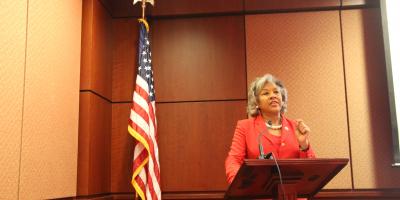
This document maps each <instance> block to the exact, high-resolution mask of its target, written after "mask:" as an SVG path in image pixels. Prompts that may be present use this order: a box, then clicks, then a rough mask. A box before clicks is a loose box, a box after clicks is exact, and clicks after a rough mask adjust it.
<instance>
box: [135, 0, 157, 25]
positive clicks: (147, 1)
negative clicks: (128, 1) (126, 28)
mask: <svg viewBox="0 0 400 200" xmlns="http://www.w3.org/2000/svg"><path fill="white" fill-rule="evenodd" d="M139 1H141V2H142V18H140V19H139V22H143V23H144V24H145V26H146V30H147V32H148V31H149V24H148V23H147V21H146V18H145V16H146V3H150V4H151V5H152V6H154V0H133V1H132V4H133V5H135V4H136V3H137V2H139Z"/></svg>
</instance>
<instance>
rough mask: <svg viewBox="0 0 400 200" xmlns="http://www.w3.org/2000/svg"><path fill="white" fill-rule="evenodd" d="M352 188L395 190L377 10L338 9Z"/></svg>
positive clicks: (397, 174)
mask: <svg viewBox="0 0 400 200" xmlns="http://www.w3.org/2000/svg"><path fill="white" fill-rule="evenodd" d="M343 39H344V57H345V67H346V83H347V91H348V104H349V105H348V107H349V119H350V135H351V149H352V158H353V172H354V186H355V188H356V189H363V188H398V187H399V185H400V171H399V170H398V169H396V168H392V167H391V161H392V149H391V147H392V142H391V139H392V137H391V125H390V112H389V100H388V93H387V92H388V91H387V82H386V71H385V57H384V50H383V38H382V31H381V24H380V12H379V9H364V10H346V11H344V12H343Z"/></svg>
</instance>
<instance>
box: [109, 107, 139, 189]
mask: <svg viewBox="0 0 400 200" xmlns="http://www.w3.org/2000/svg"><path fill="white" fill-rule="evenodd" d="M130 108H131V103H118V104H113V105H112V128H111V130H112V131H111V192H113V193H116V192H117V193H118V192H133V187H132V184H131V178H132V161H133V141H134V138H133V137H132V136H131V135H130V134H129V132H128V119H129V116H130Z"/></svg>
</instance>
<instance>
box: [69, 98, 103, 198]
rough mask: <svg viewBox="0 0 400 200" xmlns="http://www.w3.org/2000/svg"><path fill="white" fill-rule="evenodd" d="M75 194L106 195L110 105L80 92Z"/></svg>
mask: <svg viewBox="0 0 400 200" xmlns="http://www.w3.org/2000/svg"><path fill="white" fill-rule="evenodd" d="M79 109H80V110H79V119H80V121H79V156H78V181H77V182H78V186H77V190H78V191H77V195H92V194H101V193H109V192H110V180H111V178H110V170H111V169H110V165H111V163H110V162H111V158H110V157H111V154H110V148H111V142H110V141H111V104H110V103H109V102H108V101H106V100H104V99H103V98H100V97H99V96H97V95H95V94H93V93H91V92H81V94H80V106H79Z"/></svg>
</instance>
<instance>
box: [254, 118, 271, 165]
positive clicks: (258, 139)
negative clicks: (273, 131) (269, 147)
mask: <svg viewBox="0 0 400 200" xmlns="http://www.w3.org/2000/svg"><path fill="white" fill-rule="evenodd" d="M267 123H268V124H269V125H272V121H271V120H268V122H267ZM267 130H268V129H265V130H264V131H261V132H260V133H259V134H258V137H257V141H258V149H259V151H260V156H258V159H261V160H264V159H274V157H273V154H272V152H269V153H267V154H265V153H264V147H263V145H262V144H261V136H262V135H263V134H264V133H265V132H266V131H267Z"/></svg>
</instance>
